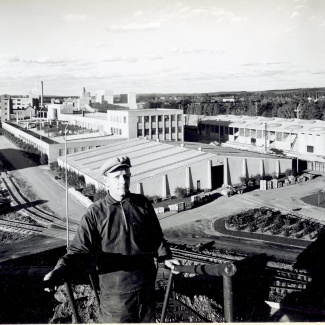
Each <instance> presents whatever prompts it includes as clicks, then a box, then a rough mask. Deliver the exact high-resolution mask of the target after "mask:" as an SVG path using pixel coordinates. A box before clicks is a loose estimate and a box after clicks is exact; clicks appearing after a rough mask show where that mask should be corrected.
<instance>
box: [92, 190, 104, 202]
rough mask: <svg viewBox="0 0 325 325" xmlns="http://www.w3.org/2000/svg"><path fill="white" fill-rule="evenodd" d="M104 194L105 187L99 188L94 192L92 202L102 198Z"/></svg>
mask: <svg viewBox="0 0 325 325" xmlns="http://www.w3.org/2000/svg"><path fill="white" fill-rule="evenodd" d="M106 195H107V191H106V190H105V189H103V188H101V189H99V190H98V191H96V193H95V194H94V202H96V201H98V200H100V199H102V198H104V197H105V196H106Z"/></svg>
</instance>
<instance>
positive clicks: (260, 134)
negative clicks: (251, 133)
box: [256, 130, 262, 139]
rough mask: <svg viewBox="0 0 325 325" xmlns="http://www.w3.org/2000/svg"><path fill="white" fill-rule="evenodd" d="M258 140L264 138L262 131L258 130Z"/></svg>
mask: <svg viewBox="0 0 325 325" xmlns="http://www.w3.org/2000/svg"><path fill="white" fill-rule="evenodd" d="M256 138H257V139H261V138H262V130H257V136H256Z"/></svg>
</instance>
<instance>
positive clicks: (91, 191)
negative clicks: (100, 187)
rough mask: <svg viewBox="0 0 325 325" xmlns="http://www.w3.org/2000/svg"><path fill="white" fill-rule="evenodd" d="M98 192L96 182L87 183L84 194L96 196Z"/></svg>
mask: <svg viewBox="0 0 325 325" xmlns="http://www.w3.org/2000/svg"><path fill="white" fill-rule="evenodd" d="M95 193H96V187H95V185H94V184H87V185H86V187H84V188H83V190H82V194H83V195H85V196H94V195H95Z"/></svg>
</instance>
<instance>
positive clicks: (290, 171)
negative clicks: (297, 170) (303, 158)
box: [284, 168, 292, 177]
mask: <svg viewBox="0 0 325 325" xmlns="http://www.w3.org/2000/svg"><path fill="white" fill-rule="evenodd" d="M284 175H285V176H286V177H288V176H292V169H290V168H288V169H286V170H285V171H284Z"/></svg>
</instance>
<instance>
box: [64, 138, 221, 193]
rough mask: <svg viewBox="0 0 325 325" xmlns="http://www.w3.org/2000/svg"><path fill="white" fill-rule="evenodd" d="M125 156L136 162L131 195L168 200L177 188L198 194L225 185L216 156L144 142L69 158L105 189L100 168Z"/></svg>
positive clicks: (72, 167) (75, 167) (72, 166)
mask: <svg viewBox="0 0 325 325" xmlns="http://www.w3.org/2000/svg"><path fill="white" fill-rule="evenodd" d="M123 155H124V156H125V155H127V156H129V157H130V159H131V163H132V168H131V173H132V178H131V186H130V190H131V192H135V193H141V194H144V195H150V196H151V195H157V196H160V197H166V196H168V195H173V194H174V190H175V188H176V187H183V188H188V189H189V190H190V191H191V192H197V191H200V190H203V189H209V190H211V189H212V188H216V187H218V186H220V185H221V183H222V163H220V162H218V158H217V156H216V155H214V154H210V153H206V152H203V151H199V150H191V149H187V148H185V147H181V146H173V145H171V144H166V143H162V142H160V141H150V140H144V139H133V140H128V141H124V142H119V143H117V144H112V145H107V146H105V147H101V148H97V149H93V150H89V151H87V152H79V153H74V154H72V155H69V157H68V163H67V165H68V169H70V170H75V171H76V172H77V173H78V174H82V175H84V177H85V180H86V182H87V183H92V184H94V185H95V186H96V187H97V188H102V187H104V183H103V179H102V176H101V173H100V167H101V166H102V164H103V163H104V162H105V161H106V160H107V159H109V158H112V157H116V156H123ZM58 163H59V165H61V166H65V157H59V158H58ZM218 175H219V176H218ZM218 177H219V179H218Z"/></svg>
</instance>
